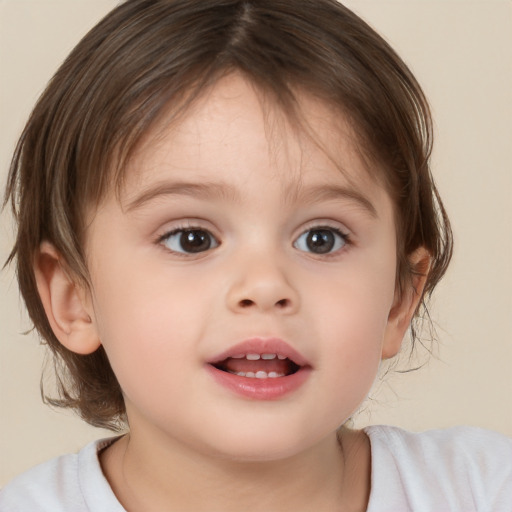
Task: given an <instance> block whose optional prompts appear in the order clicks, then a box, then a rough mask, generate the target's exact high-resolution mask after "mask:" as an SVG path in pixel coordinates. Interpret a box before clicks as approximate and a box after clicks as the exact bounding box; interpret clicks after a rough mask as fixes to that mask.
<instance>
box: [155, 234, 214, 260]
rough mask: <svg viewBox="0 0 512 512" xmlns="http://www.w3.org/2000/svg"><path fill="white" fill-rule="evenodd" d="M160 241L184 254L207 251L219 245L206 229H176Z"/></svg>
mask: <svg viewBox="0 0 512 512" xmlns="http://www.w3.org/2000/svg"><path fill="white" fill-rule="evenodd" d="M160 242H161V243H162V244H163V245H165V246H166V247H167V248H168V249H170V250H171V251H173V252H178V253H182V254H183V253H185V254H195V253H199V252H205V251H208V250H209V249H214V248H215V247H218V245H219V243H218V242H217V240H216V239H215V237H214V236H213V235H212V234H211V233H210V232H209V231H206V230H205V229H176V230H174V231H171V232H170V233H167V234H166V235H164V236H163V237H162V238H161V239H160Z"/></svg>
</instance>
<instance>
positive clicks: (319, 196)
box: [291, 184, 378, 218]
mask: <svg viewBox="0 0 512 512" xmlns="http://www.w3.org/2000/svg"><path fill="white" fill-rule="evenodd" d="M291 196H292V197H293V200H296V201H303V202H305V203H321V202H322V201H330V200H339V199H343V200H348V201H350V202H354V203H356V204H357V205H358V206H360V207H361V208H362V209H363V210H365V211H366V212H368V213H369V214H370V215H371V216H372V217H374V218H377V217H378V213H377V209H376V208H375V206H374V205H373V204H372V202H371V201H370V200H369V199H368V198H367V197H366V196H365V195H364V194H362V193H361V192H359V191H358V190H356V189H354V188H349V187H344V186H340V185H335V184H327V185H318V186H315V187H311V188H307V189H306V190H303V191H301V190H298V191H294V192H293V193H292V194H291Z"/></svg>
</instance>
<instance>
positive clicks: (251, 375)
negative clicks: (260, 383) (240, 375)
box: [245, 372, 256, 379]
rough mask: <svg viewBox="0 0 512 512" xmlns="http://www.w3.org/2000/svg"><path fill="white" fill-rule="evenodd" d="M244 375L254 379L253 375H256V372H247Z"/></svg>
mask: <svg viewBox="0 0 512 512" xmlns="http://www.w3.org/2000/svg"><path fill="white" fill-rule="evenodd" d="M245 376H246V377H249V378H251V379H254V377H256V374H255V373H254V372H247V373H246V374H245Z"/></svg>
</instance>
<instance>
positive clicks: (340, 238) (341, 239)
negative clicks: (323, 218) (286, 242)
mask: <svg viewBox="0 0 512 512" xmlns="http://www.w3.org/2000/svg"><path fill="white" fill-rule="evenodd" d="M347 243H348V235H345V234H343V233H342V232H341V231H339V230H338V229H335V228H329V227H317V228H313V229H309V230H308V231H305V232H304V233H302V235H300V236H299V238H297V240H296V242H295V243H294V244H293V246H294V247H295V248H296V249H299V250H300V251H305V252H311V253H314V254H329V253H332V252H336V251H338V250H340V249H342V248H343V247H344V246H345V245H346V244H347Z"/></svg>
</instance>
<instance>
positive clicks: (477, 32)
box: [0, 0, 512, 486]
mask: <svg viewBox="0 0 512 512" xmlns="http://www.w3.org/2000/svg"><path fill="white" fill-rule="evenodd" d="M346 3H347V5H349V6H350V7H352V8H353V9H354V10H356V11H357V12H358V13H359V14H361V15H362V16H363V17H364V18H365V19H367V21H369V22H370V23H371V24H372V25H373V26H374V27H376V28H377V29H378V31H379V32H381V33H382V34H383V35H384V36H385V37H386V38H387V39H388V40H389V41H390V42H391V43H392V45H394V46H395V48H396V49H397V50H398V52H399V53H400V54H401V55H402V57H403V58H404V59H405V60H406V62H408V64H409V65H410V66H411V67H412V69H413V71H414V72H415V73H416V74H417V76H418V78H419V80H420V82H421V83H422V84H423V86H424V88H425V90H426V92H427V95H428V96H429V97H430V100H431V103H432V106H433V111H434V116H435V119H436V133H437V146H436V150H435V154H434V169H435V175H436V177H437V180H438V184H439V187H440V190H441V193H442V195H443V197H444V199H445V202H446V205H447V208H448V210H449V213H450V215H451V219H452V222H453V227H454V231H455V240H456V253H455V258H454V261H453V265H452V268H451V270H450V272H449V275H448V276H447V277H446V279H445V281H444V282H443V283H442V285H441V286H440V288H439V289H438V293H437V295H436V298H435V303H434V305H433V308H432V315H433V318H434V319H435V321H436V323H437V325H438V337H439V345H438V348H437V350H436V357H434V358H430V362H429V364H428V365H427V366H426V367H424V368H423V369H421V370H419V371H418V372H414V373H409V374H405V375H398V374H394V375H391V376H389V377H388V378H387V380H386V382H385V384H384V385H381V386H379V387H378V389H377V390H376V392H375V393H374V398H375V400H372V401H371V402H370V403H369V404H368V405H367V407H366V408H365V409H364V411H363V412H362V413H361V414H360V415H359V416H358V417H357V418H356V424H358V425H364V424H368V423H392V424H396V425H400V426H403V427H405V428H408V429H413V430H422V429H426V428H436V427H447V426H450V425H454V424H471V425H478V426H482V427H486V428H491V429H495V430H498V431H501V432H503V433H505V434H507V435H511V436H512V293H511V287H512V164H511V162H512V158H511V146H512V121H511V120H512V92H511V91H512V3H511V2H510V1H507V0H501V1H500V0H480V1H475V0H473V1H465V0H439V1H433V0H393V1H392V0H374V1H369V0H368V1H366V0H352V1H349V2H346ZM115 4H116V2H115V1H114V0H3V1H2V0H0V184H1V185H2V186H3V185H4V184H5V176H6V168H7V164H8V161H9V157H10V153H11V152H12V150H13V147H14V144H15V141H16V138H17V135H18V134H19V132H20V131H21V129H22V127H23V124H24V121H25V120H26V117H27V115H28V113H29V111H30V108H31V107H32V105H33V104H34V102H35V100H36V98H37V96H38V95H39V93H40V92H41V91H42V88H43V87H44V84H45V83H46V81H47V80H48V79H49V78H50V76H51V75H52V73H53V72H54V71H55V69H56V67H57V66H58V64H59V63H60V62H61V61H62V59H63V58H64V57H65V56H66V54H67V53H68V51H69V50H70V49H71V48H72V46H74V44H75V43H76V42H77V41H78V40H79V38H80V37H81V36H82V35H83V34H84V33H85V31H86V30H87V29H88V28H89V27H91V26H92V25H93V24H94V23H95V22H96V21H97V20H98V19H99V18H100V17H101V16H102V15H103V14H104V13H106V12H107V11H108V10H109V9H110V8H111V7H113V6H114V5H115ZM11 243H12V231H11V227H10V219H9V217H8V215H7V214H6V213H4V214H3V216H2V219H1V223H0V258H1V260H2V261H4V260H5V258H6V257H7V254H8V252H9V247H10V245H11ZM0 286H1V290H0V411H1V417H0V486H1V485H3V484H4V483H5V482H6V481H7V480H8V479H9V478H11V477H12V476H13V475H15V474H16V473H18V472H20V471H22V470H24V469H26V468H28V467H30V466H32V465H34V464H36V463H38V462H41V461H43V460H45V459H47V458H49V457H52V456H55V455H58V454H61V453H64V452H68V451H76V450H77V449H79V448H80V447H81V446H82V445H83V444H84V443H86V442H87V441H89V440H92V439H94V438H97V437H101V436H104V435H105V432H102V431H98V430H95V429H93V428H92V427H88V426H86V425H84V424H82V423H81V422H80V421H79V420H78V419H77V418H75V417H74V416H73V415H71V414H69V413H64V412H55V411H52V410H50V409H48V408H47V407H46V406H44V405H42V403H41V400H40V396H39V378H40V373H41V368H42V365H43V359H44V350H43V349H42V347H40V346H39V345H38V341H37V339H36V337H35V336H33V335H29V336H23V335H21V334H20V333H21V332H22V331H23V330H26V329H28V327H29V324H28V322H27V320H26V317H25V315H24V313H23V307H22V305H21V303H20V301H19V298H18V294H17V288H16V282H15V279H14V276H13V271H12V268H11V269H7V270H4V271H3V272H2V273H1V274H0Z"/></svg>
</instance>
